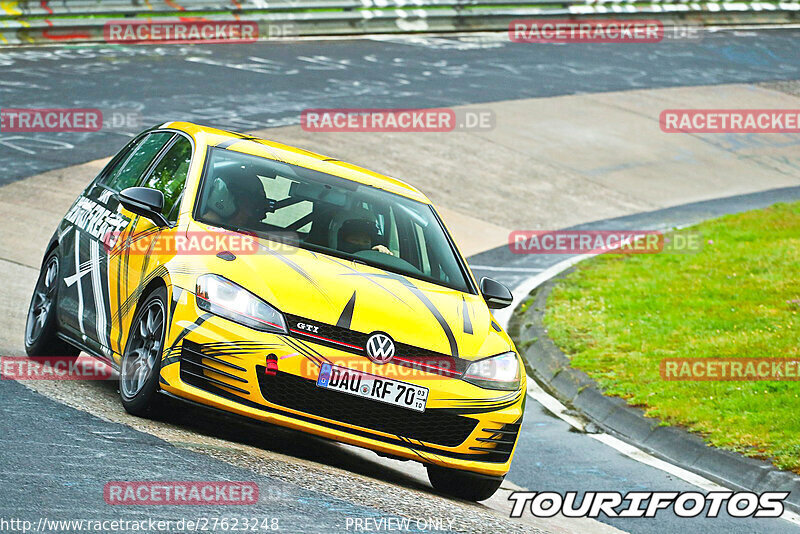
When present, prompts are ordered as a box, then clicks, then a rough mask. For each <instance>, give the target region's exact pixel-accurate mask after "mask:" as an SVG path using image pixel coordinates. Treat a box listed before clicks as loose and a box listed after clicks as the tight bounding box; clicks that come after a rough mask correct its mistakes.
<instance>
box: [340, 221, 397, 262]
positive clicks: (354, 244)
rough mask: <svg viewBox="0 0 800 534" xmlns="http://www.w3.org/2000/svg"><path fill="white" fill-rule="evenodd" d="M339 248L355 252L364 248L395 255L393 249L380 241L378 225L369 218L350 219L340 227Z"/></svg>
mask: <svg viewBox="0 0 800 534" xmlns="http://www.w3.org/2000/svg"><path fill="white" fill-rule="evenodd" d="M338 243H339V250H341V251H342V252H346V253H348V254H354V253H356V252H360V251H362V250H376V251H378V252H383V253H384V254H389V255H390V256H394V254H392V251H391V250H389V249H388V248H386V247H385V246H384V245H381V244H380V243H378V225H377V224H376V223H375V222H372V221H369V220H367V219H348V220H346V221H345V222H344V223H342V227H341V228H339V239H338Z"/></svg>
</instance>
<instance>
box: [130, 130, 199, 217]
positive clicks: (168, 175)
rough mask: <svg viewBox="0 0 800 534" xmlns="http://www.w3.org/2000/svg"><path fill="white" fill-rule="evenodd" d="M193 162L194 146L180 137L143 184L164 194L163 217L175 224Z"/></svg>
mask: <svg viewBox="0 0 800 534" xmlns="http://www.w3.org/2000/svg"><path fill="white" fill-rule="evenodd" d="M191 161H192V144H191V143H190V142H189V140H188V139H186V138H185V137H183V136H180V135H179V136H178V137H177V139H176V140H175V142H174V143H173V144H172V146H171V147H169V149H167V152H166V153H165V154H164V157H162V158H161V160H160V161H159V162H158V163H157V164H156V166H155V168H154V169H153V172H152V173H150V176H148V177H147V179H146V180H145V181H144V183H143V184H142V186H143V187H152V188H153V189H158V190H159V191H161V192H162V193H164V209H163V210H162V211H163V215H164V217H166V219H167V220H168V221H169V222H171V223H174V222H175V221H177V220H178V209H177V207H178V204H179V203H180V202H179V199H180V198H181V196H182V195H183V187H184V185H186V176H187V174H188V173H189V163H190V162H191Z"/></svg>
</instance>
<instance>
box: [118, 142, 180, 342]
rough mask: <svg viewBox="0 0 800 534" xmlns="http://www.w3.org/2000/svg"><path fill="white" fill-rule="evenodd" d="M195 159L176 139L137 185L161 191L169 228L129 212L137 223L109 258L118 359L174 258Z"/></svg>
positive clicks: (122, 237) (122, 236)
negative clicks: (151, 288)
mask: <svg viewBox="0 0 800 534" xmlns="http://www.w3.org/2000/svg"><path fill="white" fill-rule="evenodd" d="M192 157H193V145H192V142H191V140H190V139H189V138H188V137H186V136H184V135H182V134H177V133H176V134H175V136H174V137H173V138H171V139H170V140H169V142H168V143H167V145H166V146H165V147H164V149H163V150H162V151H161V152H160V153H159V155H158V157H157V158H156V160H155V161H154V163H153V164H152V165H150V167H149V168H148V170H147V172H146V173H145V174H144V176H143V179H142V181H141V182H139V183H138V184H136V185H140V186H142V187H150V188H152V189H157V190H159V191H161V192H162V193H163V194H164V207H163V209H162V215H163V216H164V218H165V219H166V220H167V222H168V223H169V226H168V227H166V228H164V227H158V226H156V225H155V224H154V223H153V222H152V221H151V220H149V219H147V218H145V217H139V216H136V215H134V214H133V213H131V212H128V211H127V210H124V208H123V210H122V211H121V213H123V214H125V215H127V216H129V217H131V218H132V222H131V223H130V225H129V226H128V228H127V229H126V231H125V232H124V233H123V234H122V235H121V236H120V240H123V241H122V242H118V243H116V244H115V247H114V248H113V249H112V252H111V254H110V256H109V262H108V265H109V267H108V269H109V275H110V277H109V280H110V282H111V287H110V288H109V289H110V293H109V297H110V300H111V302H112V308H113V309H114V310H115V319H116V320H115V321H113V322H112V324H111V331H110V342H111V346H112V348H113V351H114V353H115V355H121V354H122V351H123V350H124V344H125V342H126V339H127V332H128V330H129V328H130V321H131V319H132V317H133V313H134V311H135V309H136V303H137V302H139V299H140V297H141V296H142V292H143V291H144V289H145V288H146V287H147V284H148V283H149V282H150V281H151V280H153V278H154V277H155V276H158V275H161V274H164V271H165V267H164V264H165V263H166V262H167V261H169V260H170V259H171V258H172V257H173V256H174V254H175V247H174V246H171V245H170V244H174V243H175V235H176V233H178V232H180V230H179V229H178V215H179V213H180V212H181V203H182V201H183V191H184V188H185V186H186V178H187V176H188V173H189V167H190V165H191V161H192Z"/></svg>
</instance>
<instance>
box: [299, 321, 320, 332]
mask: <svg viewBox="0 0 800 534" xmlns="http://www.w3.org/2000/svg"><path fill="white" fill-rule="evenodd" d="M297 328H299V329H300V330H305V331H306V332H314V333H317V334H318V333H319V327H318V326H314V325H313V324H306V323H297Z"/></svg>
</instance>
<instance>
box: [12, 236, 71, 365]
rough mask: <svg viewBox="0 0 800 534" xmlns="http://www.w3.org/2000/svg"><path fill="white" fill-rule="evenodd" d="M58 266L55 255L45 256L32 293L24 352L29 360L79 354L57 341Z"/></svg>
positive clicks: (62, 342)
mask: <svg viewBox="0 0 800 534" xmlns="http://www.w3.org/2000/svg"><path fill="white" fill-rule="evenodd" d="M58 275H59V262H58V254H57V253H56V251H53V252H51V253H50V254H48V255H47V258H45V260H44V265H43V266H42V270H41V271H40V272H39V279H38V280H37V281H36V287H35V288H34V290H33V297H31V304H30V306H29V307H28V320H27V322H26V323H25V352H26V353H27V354H28V356H65V357H68V358H77V357H78V355H79V354H80V351H79V350H78V349H76V348H75V347H73V346H72V345H70V344H68V343H66V342H65V341H62V340H61V339H59V338H58V335H57V330H58V324H57V323H58V321H57V318H56V308H57V306H58V298H57V297H58V280H59V277H58Z"/></svg>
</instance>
